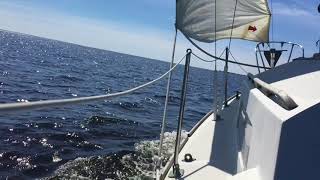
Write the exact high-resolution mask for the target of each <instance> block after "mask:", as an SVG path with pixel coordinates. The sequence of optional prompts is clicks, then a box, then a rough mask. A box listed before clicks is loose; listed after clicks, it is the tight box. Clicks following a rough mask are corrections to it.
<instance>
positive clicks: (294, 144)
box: [162, 60, 320, 180]
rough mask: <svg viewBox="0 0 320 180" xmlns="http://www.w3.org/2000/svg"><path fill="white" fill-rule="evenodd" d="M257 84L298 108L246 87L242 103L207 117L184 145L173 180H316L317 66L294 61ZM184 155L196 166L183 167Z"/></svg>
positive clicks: (232, 103) (264, 75)
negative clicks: (189, 157) (218, 114)
mask: <svg viewBox="0 0 320 180" xmlns="http://www.w3.org/2000/svg"><path fill="white" fill-rule="evenodd" d="M257 78H261V81H260V79H258V81H255V83H256V82H262V85H266V86H267V88H266V89H268V88H269V89H271V90H273V91H272V92H278V93H280V94H279V95H280V96H281V97H286V98H288V97H290V99H292V100H293V101H294V103H296V105H297V106H294V107H292V108H289V109H288V108H287V107H286V105H285V102H283V101H281V98H280V101H279V97H280V96H278V95H272V94H269V93H270V92H269V93H268V92H266V91H265V90H264V89H263V88H262V89H261V87H260V86H259V85H258V87H259V89H258V88H255V87H254V83H253V82H252V81H250V80H248V81H245V82H244V83H243V86H242V95H241V98H240V99H237V98H233V99H232V100H230V101H229V106H228V107H226V108H223V110H222V111H221V112H220V117H221V118H220V120H219V119H218V121H214V119H213V114H212V113H211V114H210V116H208V117H206V118H205V119H203V121H201V122H202V123H201V124H200V126H197V128H196V129H195V131H192V133H191V134H190V136H189V138H187V139H186V140H185V141H184V143H185V144H183V145H182V147H181V148H182V149H181V152H180V153H179V158H178V164H179V167H180V169H182V170H183V171H184V173H183V175H182V176H181V177H180V178H178V179H190V180H206V179H208V180H209V179H210V180H211V179H217V180H251V179H252V180H272V179H277V180H286V179H290V180H293V179H297V180H299V179H319V178H320V175H318V174H317V172H318V171H319V170H320V166H319V165H318V164H319V161H320V153H319V152H320V151H319V149H320V143H319V137H320V131H319V128H320V118H319V117H320V85H319V84H318V81H319V79H320V61H316V60H308V61H307V60H299V61H295V62H292V63H289V64H286V65H283V66H279V67H277V68H275V69H273V70H270V71H267V72H266V73H262V74H260V75H258V76H257ZM263 81H266V82H268V84H267V83H265V84H263V83H264V82H263ZM256 86H257V84H256ZM286 98H285V99H286ZM286 100H287V99H286ZM185 154H191V155H192V157H193V158H194V159H195V160H193V161H192V162H185V161H184V156H185ZM172 165H173V161H170V162H169V163H168V164H167V166H166V167H165V168H164V169H163V176H162V179H172V178H169V176H168V174H169V173H168V172H170V171H172Z"/></svg>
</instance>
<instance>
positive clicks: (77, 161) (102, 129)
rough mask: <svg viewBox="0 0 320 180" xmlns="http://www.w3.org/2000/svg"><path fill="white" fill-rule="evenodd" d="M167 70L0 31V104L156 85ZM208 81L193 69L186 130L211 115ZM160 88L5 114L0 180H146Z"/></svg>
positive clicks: (169, 144)
mask: <svg viewBox="0 0 320 180" xmlns="http://www.w3.org/2000/svg"><path fill="white" fill-rule="evenodd" d="M192 60H195V59H192ZM208 65H209V66H213V64H208ZM168 68H169V64H168V63H166V62H162V61H157V60H151V59H145V58H141V57H136V56H130V55H126V54H120V53H116V52H111V51H105V50H99V49H94V48H88V47H83V46H79V45H74V44H69V43H64V42H59V41H54V40H48V39H44V38H39V37H34V36H29V35H23V34H18V33H11V32H6V31H0V103H9V102H25V101H37V100H46V99H61V98H74V97H82V96H90V95H100V94H107V93H113V92H118V91H123V90H126V89H130V88H133V87H135V86H138V85H141V84H143V83H145V82H148V81H150V80H153V79H155V78H157V77H158V76H160V75H161V74H163V73H164V72H166V71H167V70H168ZM182 75H183V66H179V67H178V69H177V70H176V71H175V72H174V75H173V81H172V82H173V83H172V88H171V94H170V102H169V111H168V124H167V129H166V138H165V144H164V145H165V146H164V147H165V156H166V157H167V158H168V157H169V156H170V154H171V153H172V151H173V143H174V137H175V128H176V124H177V118H178V110H179V102H180V93H181V91H180V89H181V83H182ZM212 75H213V73H212V71H209V70H204V69H199V68H191V70H190V78H189V86H188V93H187V106H186V112H185V120H184V122H185V123H184V126H183V128H184V130H185V131H188V130H190V129H191V128H192V127H193V125H195V123H197V121H198V120H200V119H201V117H203V116H204V115H205V114H206V113H207V112H208V111H209V110H210V109H211V108H212V104H213V100H214V99H213V97H212V94H213V89H212ZM243 78H244V77H243V76H240V75H236V74H230V76H229V91H228V94H229V95H232V94H233V93H234V91H236V90H238V89H239V82H241V80H242V79H243ZM219 79H220V80H222V73H219ZM165 88H166V80H162V81H160V82H158V83H156V84H154V85H151V86H149V87H147V88H145V89H142V90H140V91H137V92H135V93H133V94H131V95H127V96H124V97H118V98H114V99H110V100H107V101H100V102H96V103H88V104H83V105H73V106H64V107H56V108H46V109H41V110H32V111H23V112H11V113H2V114H1V115H0V123H1V125H0V178H1V179H3V178H9V179H35V178H45V179H72V178H74V179H105V178H109V179H128V178H132V177H139V178H142V179H150V178H151V177H152V170H153V168H154V164H153V157H154V156H155V155H156V154H157V150H158V149H157V147H158V144H159V133H160V128H161V120H162V111H163V105H164V100H165V92H166V90H165Z"/></svg>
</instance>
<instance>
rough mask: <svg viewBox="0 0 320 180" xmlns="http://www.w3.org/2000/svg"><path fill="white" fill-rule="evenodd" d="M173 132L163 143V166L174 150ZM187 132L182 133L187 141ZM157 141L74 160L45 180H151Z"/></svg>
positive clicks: (167, 134)
mask: <svg viewBox="0 0 320 180" xmlns="http://www.w3.org/2000/svg"><path fill="white" fill-rule="evenodd" d="M175 137H176V132H166V133H165V138H164V143H163V159H164V160H163V164H162V165H163V166H164V165H165V164H166V162H167V161H168V160H169V158H170V156H171V154H173V151H174V142H175ZM186 137H187V133H186V132H185V131H184V132H183V133H182V138H183V139H184V138H186ZM158 151H159V140H148V141H141V142H139V143H136V144H135V146H134V151H120V152H117V153H113V154H109V155H105V156H92V157H87V158H77V159H75V160H73V161H69V162H67V163H66V164H64V165H62V166H60V167H59V168H58V169H57V170H56V171H55V172H54V175H52V176H51V177H48V178H45V179H114V180H118V179H153V178H154V169H155V162H154V160H155V157H157V156H158V153H159V152H158Z"/></svg>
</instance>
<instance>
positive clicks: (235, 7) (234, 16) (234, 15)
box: [228, 0, 238, 50]
mask: <svg viewBox="0 0 320 180" xmlns="http://www.w3.org/2000/svg"><path fill="white" fill-rule="evenodd" d="M237 6H238V0H236V4H235V6H234V11H233V18H232V26H231V32H230V39H229V45H228V47H229V50H230V48H231V41H232V35H233V26H234V20H235V18H236V11H237Z"/></svg>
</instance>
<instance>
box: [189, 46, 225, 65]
mask: <svg viewBox="0 0 320 180" xmlns="http://www.w3.org/2000/svg"><path fill="white" fill-rule="evenodd" d="M225 51H226V49H224V50H223V51H222V53H221V54H220V56H219V57H222V55H223V54H224V52H225ZM192 55H194V56H195V57H196V58H198V59H199V60H201V61H204V62H215V61H217V60H216V59H213V60H206V59H203V58H202V57H200V56H198V55H196V54H195V53H193V52H192Z"/></svg>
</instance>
